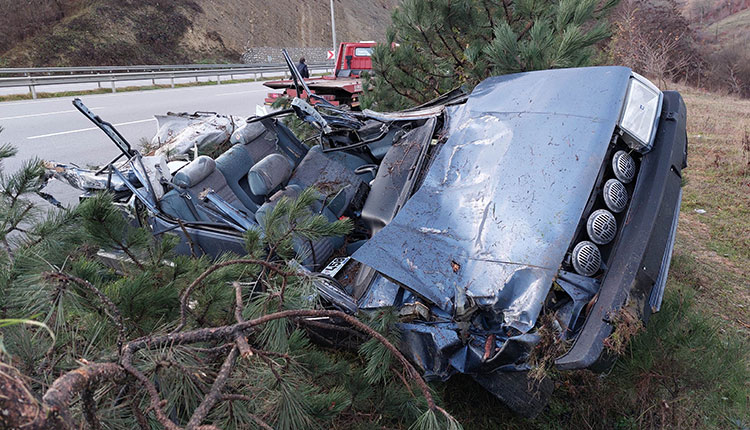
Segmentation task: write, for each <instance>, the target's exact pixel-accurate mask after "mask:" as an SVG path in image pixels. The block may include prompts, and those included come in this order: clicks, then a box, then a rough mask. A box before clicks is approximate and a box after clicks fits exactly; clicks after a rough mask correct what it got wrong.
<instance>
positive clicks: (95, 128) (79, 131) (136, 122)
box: [26, 118, 156, 140]
mask: <svg viewBox="0 0 750 430" xmlns="http://www.w3.org/2000/svg"><path fill="white" fill-rule="evenodd" d="M150 121H156V118H151V119H141V120H138V121H128V122H121V123H119V124H112V125H114V126H115V127H120V126H123V125H130V124H140V123H144V122H150ZM98 129H99V127H89V128H81V129H78V130H70V131H60V132H57V133H50V134H40V135H39V136H30V137H27V138H26V139H29V140H33V139H42V138H44V137H52V136H62V135H63V134H72V133H81V132H83V131H91V130H98Z"/></svg>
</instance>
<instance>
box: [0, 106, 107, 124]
mask: <svg viewBox="0 0 750 430" xmlns="http://www.w3.org/2000/svg"><path fill="white" fill-rule="evenodd" d="M89 109H91V110H101V109H106V108H103V107H95V108H89ZM73 112H78V110H76V109H70V110H59V111H57V112H44V113H32V114H29V115H16V116H6V117H5V118H0V121H7V120H9V119H21V118H33V117H35V116H46V115H58V114H61V113H73Z"/></svg>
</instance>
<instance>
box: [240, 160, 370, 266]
mask: <svg viewBox="0 0 750 430" xmlns="http://www.w3.org/2000/svg"><path fill="white" fill-rule="evenodd" d="M277 162H278V161H277ZM271 164H272V163H268V165H265V163H258V165H256V166H253V169H251V173H250V174H248V181H250V180H251V178H254V179H252V180H253V182H251V183H250V185H251V187H253V189H254V190H257V191H261V189H263V190H268V191H272V189H271V188H272V186H274V185H275V183H276V182H278V181H279V180H280V179H281V178H283V174H282V173H283V172H280V171H278V172H277V171H274V169H273V168H272V166H271ZM364 164H367V161H366V160H364V159H361V158H359V157H357V156H355V155H352V154H345V153H330V154H325V153H323V151H322V149H321V147H320V146H314V147H312V148H310V150H309V151H308V152H307V154H306V155H305V158H303V159H302V161H301V162H300V164H299V166H297V168H296V169H294V172H293V173H292V175H291V177H290V178H289V181H288V185H287V186H286V187H285V188H283V189H281V190H279V191H277V192H276V193H274V194H273V195H272V196H271V197H270V198H269V201H268V202H266V203H264V204H263V205H262V206H261V207H260V208H258V210H257V211H256V212H255V218H256V220H257V222H258V223H259V224H260V225H261V226H263V225H264V224H265V219H266V218H267V216H268V215H269V214H270V213H271V211H272V210H273V208H274V207H275V206H276V204H277V203H278V202H279V200H281V198H283V197H287V198H291V199H294V198H296V197H297V196H299V194H300V193H301V192H302V190H304V189H305V188H308V187H316V188H317V189H318V190H319V191H320V194H319V198H318V199H317V201H316V202H315V203H314V204H313V206H312V207H311V208H310V209H311V211H312V212H313V213H316V214H321V215H324V216H325V217H326V218H328V220H329V221H331V222H333V221H336V220H337V219H338V218H339V217H340V216H341V215H342V214H343V213H344V212H345V211H346V209H347V208H348V207H349V204H350V203H351V201H352V199H353V198H354V196H355V194H356V193H357V191H358V190H359V188H360V187H361V186H363V185H364V183H365V181H364V180H363V178H362V177H360V175H357V174H355V173H354V169H356V167H358V166H359V165H364ZM279 165H280V163H279ZM278 169H279V170H280V168H278ZM252 170H258V171H259V172H258V175H254V174H253V173H252ZM261 172H262V173H261ZM264 174H267V175H268V176H269V177H270V176H274V175H275V176H274V177H273V178H272V179H273V180H269V181H267V182H266V181H264V179H265V178H263V177H262V176H263V175H264ZM368 175H369V176H368ZM364 177H365V179H366V178H371V177H372V174H371V173H370V172H368V173H366V174H365V175H364ZM343 244H344V238H343V237H326V238H322V239H320V240H317V241H315V242H312V241H308V240H303V239H297V240H295V242H294V247H295V250H296V251H297V254H298V255H301V256H303V257H304V259H303V261H302V265H304V266H306V267H308V268H311V269H313V270H320V269H322V265H324V264H326V262H327V260H328V257H330V256H331V254H332V253H333V252H334V251H335V250H336V249H337V248H339V247H341V246H342V245H343Z"/></svg>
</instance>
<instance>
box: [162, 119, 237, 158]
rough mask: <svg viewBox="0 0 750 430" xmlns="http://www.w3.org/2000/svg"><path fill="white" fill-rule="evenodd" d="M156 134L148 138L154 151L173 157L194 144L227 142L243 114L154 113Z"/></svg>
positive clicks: (202, 145) (183, 152)
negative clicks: (238, 115)
mask: <svg viewBox="0 0 750 430" xmlns="http://www.w3.org/2000/svg"><path fill="white" fill-rule="evenodd" d="M154 117H155V118H156V121H157V127H158V129H157V132H156V135H155V136H154V137H153V139H151V145H152V147H155V148H157V149H156V151H155V152H154V155H162V156H164V157H167V159H168V160H172V159H173V158H174V157H175V156H176V155H180V154H185V153H187V152H188V151H190V150H192V149H193V148H194V147H196V146H197V147H198V149H201V148H203V147H204V146H210V145H219V144H222V143H224V142H228V141H229V140H230V138H231V136H232V134H233V133H234V131H235V130H237V129H238V128H240V127H242V126H244V125H245V124H246V122H245V120H244V119H243V118H239V117H235V116H226V115H217V114H214V113H197V114H186V113H181V114H175V113H168V114H167V115H155V116H154Z"/></svg>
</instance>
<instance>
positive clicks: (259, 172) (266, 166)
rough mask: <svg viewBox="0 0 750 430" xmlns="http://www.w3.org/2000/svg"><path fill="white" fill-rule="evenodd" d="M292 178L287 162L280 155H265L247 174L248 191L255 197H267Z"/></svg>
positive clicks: (290, 168) (290, 167)
mask: <svg viewBox="0 0 750 430" xmlns="http://www.w3.org/2000/svg"><path fill="white" fill-rule="evenodd" d="M291 176H292V166H291V165H290V164H289V160H287V158H286V157H284V156H283V155H281V154H278V153H274V154H269V155H266V156H265V157H264V158H263V159H262V160H260V161H259V162H257V163H256V164H255V165H254V166H253V167H251V168H250V171H249V172H248V173H247V182H248V185H250V191H252V192H253V194H255V195H256V196H267V195H269V194H270V193H271V192H272V191H274V190H276V189H277V188H278V187H279V186H281V185H282V184H284V183H285V182H286V181H288V180H289V178H290V177H291Z"/></svg>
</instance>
